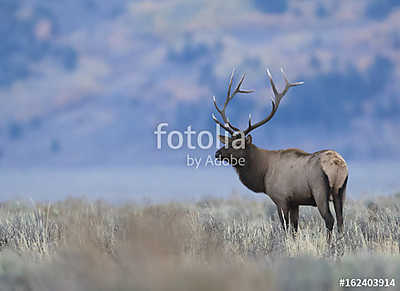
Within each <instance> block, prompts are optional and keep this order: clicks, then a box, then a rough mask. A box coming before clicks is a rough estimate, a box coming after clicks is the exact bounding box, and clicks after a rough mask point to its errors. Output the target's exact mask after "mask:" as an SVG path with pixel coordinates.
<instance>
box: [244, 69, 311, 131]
mask: <svg viewBox="0 0 400 291" xmlns="http://www.w3.org/2000/svg"><path fill="white" fill-rule="evenodd" d="M281 72H282V74H283V78H284V79H285V83H286V85H285V89H283V91H282V92H281V93H279V92H278V90H277V89H276V86H275V83H274V81H273V80H272V76H271V73H270V71H269V70H268V69H267V75H268V78H269V80H270V82H271V86H272V91H273V92H274V95H275V98H271V99H272V111H271V113H270V114H269V115H268V116H267V117H266V118H264V119H263V120H261V121H259V122H257V123H256V124H251V114H250V115H249V127H247V129H246V130H245V131H244V132H243V133H244V134H245V135H247V134H248V133H249V132H250V131H252V130H253V129H255V128H257V127H259V126H261V125H263V124H265V123H267V122H268V121H269V120H270V119H271V118H272V117H273V116H274V115H275V113H276V111H277V110H278V107H279V104H280V102H281V100H282V98H283V96H285V94H286V92H287V91H288V90H289V88H290V87H294V86H298V85H302V84H304V82H295V83H289V81H288V79H287V76H286V74H285V72H284V71H283V69H282V68H281Z"/></svg>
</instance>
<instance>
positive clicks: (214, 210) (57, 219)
mask: <svg viewBox="0 0 400 291" xmlns="http://www.w3.org/2000/svg"><path fill="white" fill-rule="evenodd" d="M344 213H345V227H344V236H343V237H342V238H340V239H337V238H336V237H335V236H334V237H333V239H332V247H329V246H328V244H327V242H326V237H325V225H324V222H323V220H322V218H321V217H320V215H319V214H318V211H317V210H316V208H313V207H302V211H301V212H300V227H299V231H298V234H297V238H296V239H293V237H292V236H291V235H290V234H287V233H285V232H284V231H283V230H282V229H281V227H280V223H279V218H278V216H277V214H276V208H275V206H274V205H273V203H272V202H270V201H268V200H266V201H262V200H249V199H247V198H240V197H231V198H228V199H204V200H201V201H198V202H193V203H168V204H147V205H144V204H143V203H140V204H139V203H125V204H121V205H112V204H109V203H107V202H104V201H96V202H93V201H90V200H85V199H68V200H65V201H62V202H57V203H33V202H29V201H28V202H18V201H10V202H7V203H3V204H2V206H1V208H0V235H1V237H0V240H1V252H0V276H1V279H2V287H3V288H4V289H2V290H299V289H300V290H341V289H340V287H339V286H338V280H339V279H340V278H364V277H365V278H378V277H379V278H395V280H396V283H397V284H399V281H398V280H400V277H399V265H400V259H399V254H400V196H399V195H394V196H391V197H379V198H376V199H375V200H360V201H352V200H349V201H348V202H347V203H346V205H345V212H344ZM10 288H14V289H10ZM396 288H397V287H396ZM382 290H384V288H383V289H382ZM386 290H387V289H386Z"/></svg>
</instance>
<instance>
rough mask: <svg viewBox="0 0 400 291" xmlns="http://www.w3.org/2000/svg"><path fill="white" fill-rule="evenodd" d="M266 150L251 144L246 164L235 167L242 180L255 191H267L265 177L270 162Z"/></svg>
mask: <svg viewBox="0 0 400 291" xmlns="http://www.w3.org/2000/svg"><path fill="white" fill-rule="evenodd" d="M264 152H266V151H264V150H260V149H259V148H257V147H256V146H255V145H253V144H251V145H250V148H249V152H248V156H247V158H246V163H245V165H244V166H236V167H235V170H236V172H237V173H238V175H239V179H240V181H241V182H242V183H243V184H244V185H245V186H246V187H247V188H249V189H250V190H252V191H254V192H264V193H265V191H266V189H265V182H264V177H265V174H266V172H267V170H268V162H267V159H266V157H265V155H264Z"/></svg>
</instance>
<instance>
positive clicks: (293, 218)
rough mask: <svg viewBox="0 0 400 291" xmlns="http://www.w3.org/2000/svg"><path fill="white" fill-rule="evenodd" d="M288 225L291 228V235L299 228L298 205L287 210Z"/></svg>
mask: <svg viewBox="0 0 400 291" xmlns="http://www.w3.org/2000/svg"><path fill="white" fill-rule="evenodd" d="M289 217H290V225H291V226H292V231H293V234H295V233H296V232H297V229H298V226H299V205H295V206H292V207H290V210H289Z"/></svg>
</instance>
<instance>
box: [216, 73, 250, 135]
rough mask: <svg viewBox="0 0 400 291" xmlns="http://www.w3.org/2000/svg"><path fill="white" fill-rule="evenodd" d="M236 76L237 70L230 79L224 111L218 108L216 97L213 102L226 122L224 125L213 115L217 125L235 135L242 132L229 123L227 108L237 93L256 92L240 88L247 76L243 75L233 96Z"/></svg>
mask: <svg viewBox="0 0 400 291" xmlns="http://www.w3.org/2000/svg"><path fill="white" fill-rule="evenodd" d="M234 74H235V70H233V71H232V74H231V78H230V81H229V86H228V93H227V94H226V100H225V103H224V106H223V108H222V109H220V108H219V107H218V105H217V101H216V99H215V96H213V102H214V105H215V108H216V109H217V111H218V112H219V114H220V115H221V117H222V120H223V121H224V124H223V123H222V122H221V121H219V120H218V119H217V118H216V117H215V115H214V113H213V114H212V118H213V119H214V121H215V122H216V123H217V124H219V125H220V126H221V127H222V128H223V129H225V130H226V131H228V132H229V133H230V134H233V133H234V132H235V131H240V129H239V128H237V127H235V126H233V125H232V124H231V123H230V121H229V119H228V117H227V116H226V113H225V110H226V107H227V106H228V104H229V102H230V101H231V100H232V99H233V97H234V96H235V95H236V94H237V93H244V94H248V93H252V92H254V91H253V90H242V89H240V86H241V85H242V83H243V81H244V77H245V74H243V76H242V78H241V79H240V81H239V83H238V85H237V86H236V89H235V90H234V91H233V93H232V94H231V89H232V82H233V77H234Z"/></svg>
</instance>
